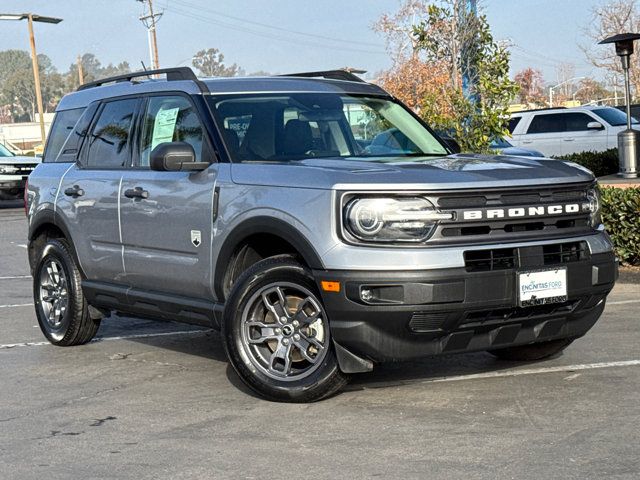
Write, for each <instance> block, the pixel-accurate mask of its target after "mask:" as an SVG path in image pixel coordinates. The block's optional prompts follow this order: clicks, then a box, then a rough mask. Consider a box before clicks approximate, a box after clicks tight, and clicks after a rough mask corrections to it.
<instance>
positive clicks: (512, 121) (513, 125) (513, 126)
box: [507, 117, 522, 133]
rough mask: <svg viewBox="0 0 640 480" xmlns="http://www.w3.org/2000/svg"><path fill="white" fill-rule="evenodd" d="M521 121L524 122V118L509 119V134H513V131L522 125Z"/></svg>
mask: <svg viewBox="0 0 640 480" xmlns="http://www.w3.org/2000/svg"><path fill="white" fill-rule="evenodd" d="M520 120H522V117H511V118H510V119H509V125H508V126H507V128H508V129H509V133H513V131H514V130H515V129H516V127H517V126H518V124H519V123H520Z"/></svg>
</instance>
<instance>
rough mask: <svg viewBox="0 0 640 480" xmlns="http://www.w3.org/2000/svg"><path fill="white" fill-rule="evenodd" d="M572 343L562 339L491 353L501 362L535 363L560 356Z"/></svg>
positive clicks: (570, 340) (490, 351)
mask: <svg viewBox="0 0 640 480" xmlns="http://www.w3.org/2000/svg"><path fill="white" fill-rule="evenodd" d="M571 342H573V340H572V339H569V338H561V339H559V340H550V341H548V342H540V343H532V344H531V345H520V346H518V347H507V348H500V349H497V350H489V353H490V354H492V355H494V356H496V357H498V358H499V359H501V360H513V361H520V362H533V361H536V360H543V359H545V358H549V357H552V356H554V355H557V354H559V353H560V352H562V351H563V350H564V349H565V348H567V347H568V346H569V345H570V344H571Z"/></svg>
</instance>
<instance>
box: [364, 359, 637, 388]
mask: <svg viewBox="0 0 640 480" xmlns="http://www.w3.org/2000/svg"><path fill="white" fill-rule="evenodd" d="M637 366H640V360H621V361H617V362H602V363H581V364H576V365H561V366H557V367H540V368H522V369H518V370H503V371H499V372H484V373H472V374H469V375H454V376H451V377H440V378H432V379H429V380H404V381H403V380H400V381H397V382H394V381H393V380H391V381H389V382H380V383H370V384H364V385H362V386H363V387H364V388H384V387H389V386H398V385H420V384H423V383H444V382H461V381H465V380H482V379H491V378H504V377H519V376H521V375H540V374H543V373H557V372H575V371H580V370H594V369H599V368H613V367H637Z"/></svg>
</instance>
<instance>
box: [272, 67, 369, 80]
mask: <svg viewBox="0 0 640 480" xmlns="http://www.w3.org/2000/svg"><path fill="white" fill-rule="evenodd" d="M356 73H360V74H363V73H367V71H366V70H358V69H357V68H348V67H347V68H339V69H336V70H321V71H318V72H300V73H288V74H286V75H277V76H278V77H307V78H326V79H328V80H346V81H348V82H361V83H367V82H365V81H364V80H363V79H362V78H360V77H358V76H357V75H355V74H356Z"/></svg>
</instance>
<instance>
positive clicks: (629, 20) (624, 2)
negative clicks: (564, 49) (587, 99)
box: [581, 0, 640, 95]
mask: <svg viewBox="0 0 640 480" xmlns="http://www.w3.org/2000/svg"><path fill="white" fill-rule="evenodd" d="M592 14H593V18H592V21H591V22H590V24H589V26H588V27H587V28H585V33H586V35H587V36H588V37H589V38H590V39H591V40H592V43H591V45H589V46H585V45H583V46H581V49H582V50H583V51H584V53H585V55H586V56H587V59H588V60H589V61H590V62H591V63H592V64H593V65H594V66H595V67H598V68H603V69H605V70H607V80H608V82H609V83H610V84H612V85H619V84H620V78H621V76H622V67H621V65H620V59H619V58H618V56H617V55H616V53H615V49H614V48H613V46H612V45H597V43H598V42H600V41H601V40H604V39H605V38H607V37H610V36H611V35H616V34H618V33H626V32H638V31H640V7H639V6H638V1H637V0H613V1H610V2H608V3H606V4H604V5H600V6H597V7H595V8H593V10H592ZM629 76H630V80H631V88H632V91H634V92H636V95H637V94H638V93H637V92H638V88H639V87H640V55H637V54H636V55H634V56H632V57H631V65H630V70H629Z"/></svg>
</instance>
